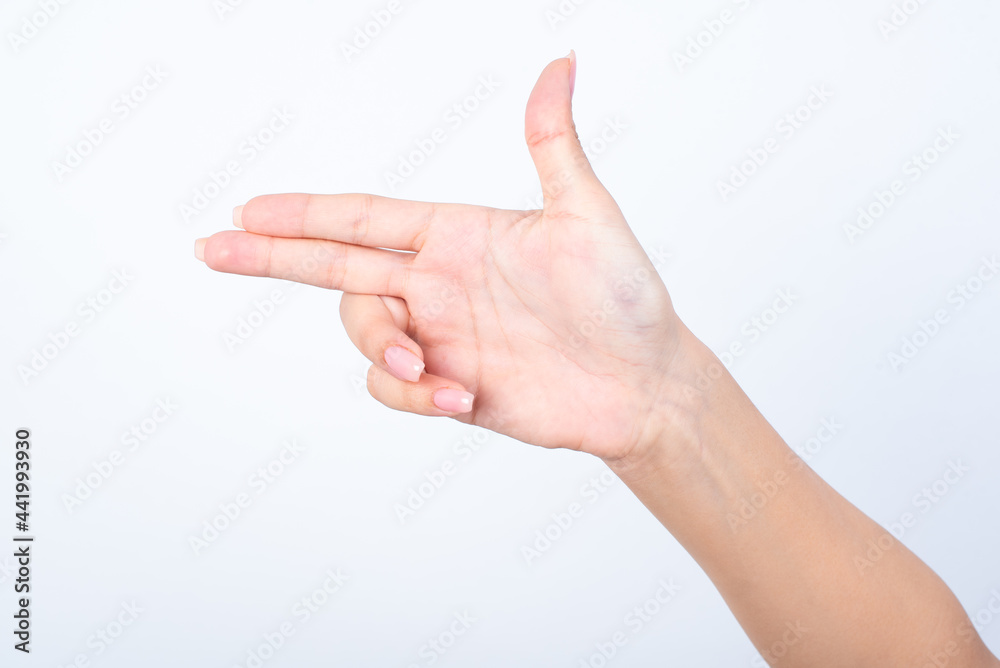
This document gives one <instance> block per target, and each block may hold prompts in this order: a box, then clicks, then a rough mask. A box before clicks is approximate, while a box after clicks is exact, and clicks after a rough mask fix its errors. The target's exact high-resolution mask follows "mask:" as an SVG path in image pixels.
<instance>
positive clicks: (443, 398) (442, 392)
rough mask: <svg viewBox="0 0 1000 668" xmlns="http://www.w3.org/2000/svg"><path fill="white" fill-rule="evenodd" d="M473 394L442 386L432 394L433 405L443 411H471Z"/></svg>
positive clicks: (456, 412) (473, 399)
mask: <svg viewBox="0 0 1000 668" xmlns="http://www.w3.org/2000/svg"><path fill="white" fill-rule="evenodd" d="M475 399H476V397H475V395H473V394H471V393H470V392H466V391H465V390H457V389H455V388H453V387H443V388H441V389H439V390H436V391H435V392H434V394H433V401H434V406H436V407H437V408H438V410H442V411H444V412H445V413H452V414H462V413H470V412H472V404H473V402H474V401H475Z"/></svg>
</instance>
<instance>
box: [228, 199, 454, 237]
mask: <svg viewBox="0 0 1000 668" xmlns="http://www.w3.org/2000/svg"><path fill="white" fill-rule="evenodd" d="M448 206H449V205H446V204H435V203H432V202H413V201H409V200H402V199H392V198H390V197H379V196H378V195H367V194H360V193H351V194H343V195H310V194H305V193H295V194H286V195H261V196H259V197H254V198H253V199H252V200H250V201H249V202H247V203H246V204H244V205H243V206H238V207H236V209H234V210H233V224H234V225H236V227H240V228H242V229H245V230H246V231H247V232H254V233H256V234H266V235H268V236H272V237H304V238H310V239H329V240H331V241H342V242H344V243H349V244H354V245H356V246H369V247H372V248H389V249H394V250H404V251H419V250H420V246H421V245H422V243H423V238H424V236H425V235H426V233H427V230H428V229H429V228H430V226H431V225H432V224H433V223H434V220H435V218H436V217H438V216H440V215H441V213H442V212H443V210H444V209H445V208H446V207H448Z"/></svg>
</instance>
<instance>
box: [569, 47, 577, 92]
mask: <svg viewBox="0 0 1000 668" xmlns="http://www.w3.org/2000/svg"><path fill="white" fill-rule="evenodd" d="M575 89H576V51H573V50H572V49H570V51H569V96H570V97H573V91H574V90H575Z"/></svg>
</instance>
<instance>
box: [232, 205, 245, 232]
mask: <svg viewBox="0 0 1000 668" xmlns="http://www.w3.org/2000/svg"><path fill="white" fill-rule="evenodd" d="M233 225H235V226H236V227H238V228H240V229H241V230H242V229H243V205H242V204H240V205H239V206H238V207H236V208H234V209H233Z"/></svg>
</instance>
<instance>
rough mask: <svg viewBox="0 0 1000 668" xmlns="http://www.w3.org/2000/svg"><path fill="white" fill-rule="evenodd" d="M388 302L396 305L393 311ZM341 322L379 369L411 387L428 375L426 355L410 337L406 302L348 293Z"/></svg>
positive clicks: (362, 351)
mask: <svg viewBox="0 0 1000 668" xmlns="http://www.w3.org/2000/svg"><path fill="white" fill-rule="evenodd" d="M387 300H391V303H393V308H392V309H390V307H389V305H388V304H387V303H386V301H387ZM399 306H402V308H399ZM340 319H341V321H343V323H344V330H345V331H346V332H347V336H348V337H349V338H350V339H351V341H352V342H353V343H354V345H355V346H356V347H357V349H358V350H360V351H361V354H362V355H364V356H365V357H367V358H368V359H369V360H371V361H372V362H373V363H374V364H375V365H377V366H379V367H381V368H382V369H383V370H384V371H387V372H389V373H391V374H392V375H394V376H395V377H396V378H398V379H400V380H404V381H407V382H411V383H413V382H416V381H418V380H420V375H421V374H422V373H423V371H424V359H423V351H421V350H420V346H418V345H417V344H416V342H414V341H413V339H411V338H410V337H409V336H407V335H406V332H405V330H406V329H407V324H408V321H409V314H408V313H407V311H406V304H405V302H402V301H401V300H398V299H395V298H393V297H381V296H379V295H359V294H355V293H351V292H348V293H344V296H343V297H342V298H341V300H340Z"/></svg>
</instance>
